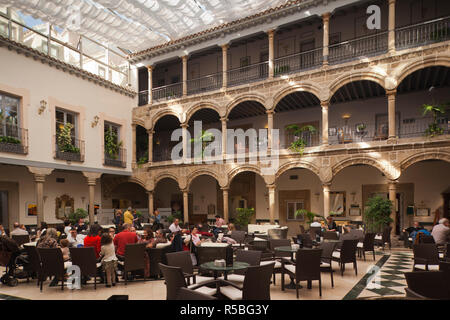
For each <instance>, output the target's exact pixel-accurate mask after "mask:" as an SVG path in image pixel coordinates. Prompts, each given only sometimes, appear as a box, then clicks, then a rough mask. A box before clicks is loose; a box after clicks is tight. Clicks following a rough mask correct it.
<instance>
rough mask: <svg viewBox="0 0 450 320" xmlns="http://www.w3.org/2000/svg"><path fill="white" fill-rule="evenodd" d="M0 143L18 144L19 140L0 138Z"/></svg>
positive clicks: (6, 137) (7, 137)
mask: <svg viewBox="0 0 450 320" xmlns="http://www.w3.org/2000/svg"><path fill="white" fill-rule="evenodd" d="M0 143H11V144H20V143H21V141H20V140H19V139H16V138H14V137H9V136H1V137H0Z"/></svg>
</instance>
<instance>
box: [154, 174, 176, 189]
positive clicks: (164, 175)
mask: <svg viewBox="0 0 450 320" xmlns="http://www.w3.org/2000/svg"><path fill="white" fill-rule="evenodd" d="M166 178H167V179H172V180H174V181H175V182H176V183H177V185H178V187H179V188H180V189H181V187H180V181H179V180H178V177H177V176H176V175H174V174H172V173H169V172H164V173H161V174H159V175H157V176H156V177H155V179H154V182H153V188H156V186H157V185H158V182H160V181H161V180H163V179H166Z"/></svg>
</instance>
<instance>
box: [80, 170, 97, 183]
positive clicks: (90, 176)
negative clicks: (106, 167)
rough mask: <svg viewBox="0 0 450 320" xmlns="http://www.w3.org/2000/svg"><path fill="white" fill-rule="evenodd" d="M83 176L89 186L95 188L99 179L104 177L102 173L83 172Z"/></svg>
mask: <svg viewBox="0 0 450 320" xmlns="http://www.w3.org/2000/svg"><path fill="white" fill-rule="evenodd" d="M82 173H83V176H85V177H86V179H87V182H88V185H89V186H95V185H96V182H97V179H99V178H100V177H101V176H102V173H101V172H86V171H83V172H82Z"/></svg>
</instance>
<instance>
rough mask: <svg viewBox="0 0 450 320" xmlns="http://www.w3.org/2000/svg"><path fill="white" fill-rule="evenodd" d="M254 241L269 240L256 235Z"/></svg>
mask: <svg viewBox="0 0 450 320" xmlns="http://www.w3.org/2000/svg"><path fill="white" fill-rule="evenodd" d="M253 241H267V240H266V239H263V238H258V237H255V238H253Z"/></svg>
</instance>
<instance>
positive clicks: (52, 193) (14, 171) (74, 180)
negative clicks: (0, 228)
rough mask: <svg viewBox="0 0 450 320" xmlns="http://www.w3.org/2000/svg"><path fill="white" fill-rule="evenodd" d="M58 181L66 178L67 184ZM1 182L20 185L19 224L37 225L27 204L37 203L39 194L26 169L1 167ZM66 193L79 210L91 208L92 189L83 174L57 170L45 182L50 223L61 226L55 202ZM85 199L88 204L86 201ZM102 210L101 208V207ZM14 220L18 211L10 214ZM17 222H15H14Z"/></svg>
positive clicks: (98, 192) (97, 190)
mask: <svg viewBox="0 0 450 320" xmlns="http://www.w3.org/2000/svg"><path fill="white" fill-rule="evenodd" d="M56 178H64V179H65V182H64V183H57V182H56ZM0 180H1V181H8V182H17V183H19V213H18V217H19V219H18V220H19V221H18V222H20V223H23V224H26V225H28V224H36V221H37V220H36V217H28V214H27V204H28V203H30V204H36V198H35V197H36V191H35V182H34V179H33V176H32V175H31V174H30V173H29V172H28V170H27V169H26V168H25V167H20V166H10V165H0ZM64 194H67V195H69V196H70V197H72V198H73V199H74V201H75V209H77V208H83V209H85V210H87V209H88V204H89V187H88V185H87V182H86V178H85V177H84V176H83V175H82V174H81V173H80V172H68V171H54V172H53V173H52V174H50V175H49V176H47V177H46V180H45V183H44V199H45V202H44V218H43V220H44V221H45V222H47V223H61V222H62V221H61V220H58V219H56V216H55V205H56V202H55V199H56V198H57V197H60V196H62V195H64ZM83 197H84V201H83V199H82V198H83ZM94 202H95V204H101V187H100V183H99V182H98V183H97V185H96V187H95V200H94ZM100 208H101V206H100ZM9 216H10V219H13V218H15V217H17V213H16V212H12V213H9ZM11 222H14V221H10V223H11Z"/></svg>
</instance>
